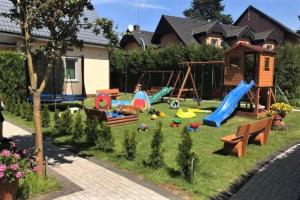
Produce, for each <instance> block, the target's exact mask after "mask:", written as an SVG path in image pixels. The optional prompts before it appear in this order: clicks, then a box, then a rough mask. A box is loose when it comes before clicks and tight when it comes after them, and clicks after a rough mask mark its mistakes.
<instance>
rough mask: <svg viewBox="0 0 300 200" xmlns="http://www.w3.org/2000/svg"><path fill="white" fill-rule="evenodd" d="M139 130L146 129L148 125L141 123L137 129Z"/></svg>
mask: <svg viewBox="0 0 300 200" xmlns="http://www.w3.org/2000/svg"><path fill="white" fill-rule="evenodd" d="M137 130H138V131H139V132H141V131H148V126H147V125H146V124H141V125H140V126H139V127H138V129H137Z"/></svg>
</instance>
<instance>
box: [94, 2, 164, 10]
mask: <svg viewBox="0 0 300 200" xmlns="http://www.w3.org/2000/svg"><path fill="white" fill-rule="evenodd" d="M92 3H93V4H94V5H100V4H117V3H118V4H126V5H131V6H134V7H138V8H140V9H155V10H166V8H165V7H163V6H161V5H158V4H154V3H151V2H150V1H149V0H132V1H127V0H92Z"/></svg>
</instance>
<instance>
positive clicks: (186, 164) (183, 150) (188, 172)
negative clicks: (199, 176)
mask: <svg viewBox="0 0 300 200" xmlns="http://www.w3.org/2000/svg"><path fill="white" fill-rule="evenodd" d="M192 146H193V141H192V139H191V136H190V133H189V132H188V131H187V130H186V128H184V130H183V132H182V133H181V143H180V144H179V145H178V154H177V157H176V161H177V164H178V165H179V167H180V170H181V173H182V175H183V176H184V177H185V179H186V180H188V181H189V182H191V181H192V178H193V172H194V171H195V168H196V164H197V157H196V154H195V153H194V152H192V151H191V149H192ZM192 162H193V169H192Z"/></svg>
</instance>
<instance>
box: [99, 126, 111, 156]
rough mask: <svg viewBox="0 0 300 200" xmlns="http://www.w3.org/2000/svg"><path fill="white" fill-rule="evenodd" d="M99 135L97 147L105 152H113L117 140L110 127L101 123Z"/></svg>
mask: <svg viewBox="0 0 300 200" xmlns="http://www.w3.org/2000/svg"><path fill="white" fill-rule="evenodd" d="M98 133H99V135H98V138H97V141H96V147H97V148H98V149H100V150H102V151H105V152H111V151H113V148H114V146H115V139H114V137H113V135H112V133H111V129H110V127H108V126H107V125H106V124H104V123H101V125H100V130H99V132H98Z"/></svg>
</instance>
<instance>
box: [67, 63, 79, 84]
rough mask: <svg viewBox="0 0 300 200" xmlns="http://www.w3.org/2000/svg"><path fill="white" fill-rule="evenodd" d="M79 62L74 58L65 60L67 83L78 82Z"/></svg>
mask: <svg viewBox="0 0 300 200" xmlns="http://www.w3.org/2000/svg"><path fill="white" fill-rule="evenodd" d="M77 63H78V60H77V59H74V58H66V59H65V65H66V68H65V79H66V81H77V73H76V68H77Z"/></svg>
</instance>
